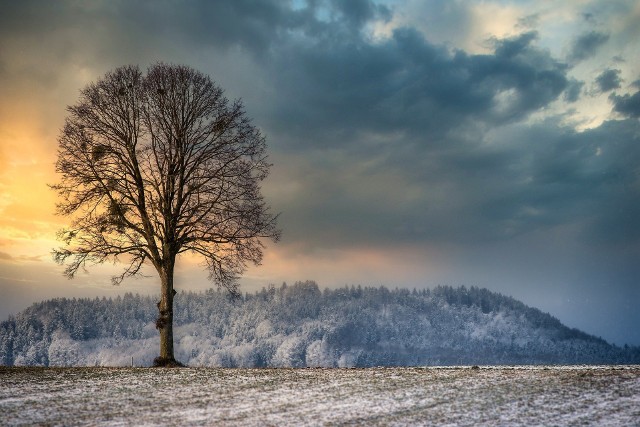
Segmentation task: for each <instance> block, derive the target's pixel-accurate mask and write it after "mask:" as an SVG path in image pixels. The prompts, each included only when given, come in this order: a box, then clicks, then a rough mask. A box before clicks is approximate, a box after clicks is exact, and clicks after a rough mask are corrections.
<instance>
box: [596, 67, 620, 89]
mask: <svg viewBox="0 0 640 427" xmlns="http://www.w3.org/2000/svg"><path fill="white" fill-rule="evenodd" d="M620 73H621V71H620V70H611V69H609V70H604V71H603V72H602V73H600V75H598V77H596V85H597V86H598V89H599V90H600V92H609V91H611V90H613V89H619V88H620V84H621V83H622V78H620Z"/></svg>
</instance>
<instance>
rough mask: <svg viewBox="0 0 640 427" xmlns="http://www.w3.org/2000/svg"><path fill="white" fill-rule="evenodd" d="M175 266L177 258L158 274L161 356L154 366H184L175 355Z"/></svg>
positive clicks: (166, 263) (157, 326)
mask: <svg viewBox="0 0 640 427" xmlns="http://www.w3.org/2000/svg"><path fill="white" fill-rule="evenodd" d="M174 265H175V257H173V258H172V259H170V260H167V261H166V262H165V263H163V265H162V267H161V269H160V271H159V272H158V273H159V275H160V281H161V292H160V301H159V302H158V314H159V315H158V319H157V320H156V328H157V329H158V331H159V332H160V356H159V357H157V358H156V359H155V360H154V361H153V364H154V366H182V364H181V363H180V362H178V361H176V359H175V357H174V355H173V297H174V296H175V294H176V291H175V290H174V289H173V269H174Z"/></svg>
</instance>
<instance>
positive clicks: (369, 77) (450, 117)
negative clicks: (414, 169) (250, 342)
mask: <svg viewBox="0 0 640 427" xmlns="http://www.w3.org/2000/svg"><path fill="white" fill-rule="evenodd" d="M535 38H536V34H535V33H526V34H523V35H520V36H518V37H515V38H511V39H504V40H495V41H494V48H495V49H494V52H493V53H492V54H487V55H469V54H467V53H465V52H463V51H456V52H453V53H451V52H449V51H448V50H446V49H444V48H443V47H440V46H435V45H432V44H430V43H429V42H428V41H426V40H425V39H424V37H423V36H422V35H421V34H420V33H418V32H417V31H415V30H412V29H407V28H405V29H400V30H397V31H395V32H394V33H393V36H392V37H391V38H390V39H389V40H385V41H383V42H379V43H371V42H369V41H367V40H366V39H364V38H362V37H361V36H358V37H354V38H352V39H351V40H346V41H345V40H343V39H334V38H331V37H326V38H321V39H320V40H316V39H314V40H312V41H311V42H298V41H296V40H294V41H292V43H291V44H290V45H289V46H288V47H286V48H283V50H282V52H281V56H280V57H278V58H276V59H275V61H276V62H275V64H276V68H277V71H278V76H277V79H278V93H281V94H283V95H284V96H282V98H281V99H283V100H286V104H285V103H283V104H281V105H279V108H277V109H276V110H275V113H276V114H279V116H276V117H274V118H273V120H274V122H277V123H283V124H285V125H286V126H287V127H289V128H291V127H292V125H293V127H294V128H296V127H297V128H298V129H300V130H301V131H302V132H303V133H304V134H306V135H307V136H308V133H309V132H318V133H321V135H314V137H315V136H318V137H319V139H320V140H324V141H322V142H324V143H326V144H330V145H334V144H338V145H343V144H345V143H347V142H346V141H345V138H343V137H344V136H345V134H344V133H343V132H347V134H349V135H353V134H354V133H357V132H359V131H366V132H371V131H375V132H383V133H384V132H386V133H392V132H403V133H409V134H414V135H415V134H420V135H423V137H424V138H423V139H424V142H425V143H427V142H428V143H434V142H437V140H440V139H442V138H444V136H445V135H446V134H448V133H449V132H450V131H451V130H452V129H454V128H457V127H461V126H466V125H467V124H468V122H471V121H481V122H485V123H491V124H505V123H509V122H511V121H517V120H520V119H522V118H524V117H526V116H527V115H528V114H530V113H531V112H533V111H536V110H538V109H539V108H541V107H543V106H545V105H547V104H548V103H550V102H551V101H553V100H555V99H557V98H558V96H559V95H560V94H561V93H562V92H563V91H564V90H565V89H566V88H567V86H568V79H567V76H566V67H565V66H564V65H563V64H562V63H560V62H558V61H556V60H554V59H553V58H552V57H551V56H550V55H549V53H548V52H545V51H542V50H540V49H538V48H536V47H535V45H534V41H535ZM285 118H286V120H284V119H285ZM324 136H328V137H329V138H324ZM341 137H342V138H341ZM428 140H429V141H428ZM304 141H306V142H308V143H313V144H317V143H318V142H320V141H318V138H305V139H304V140H303V141H302V142H303V143H304Z"/></svg>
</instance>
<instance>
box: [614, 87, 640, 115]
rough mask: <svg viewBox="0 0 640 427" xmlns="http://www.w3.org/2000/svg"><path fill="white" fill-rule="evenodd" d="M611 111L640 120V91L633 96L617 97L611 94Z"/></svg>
mask: <svg viewBox="0 0 640 427" xmlns="http://www.w3.org/2000/svg"><path fill="white" fill-rule="evenodd" d="M609 99H610V100H611V101H613V110H614V111H616V112H618V113H620V114H622V115H624V116H627V117H633V118H640V91H639V92H636V93H634V94H631V95H630V94H625V95H617V94H615V93H612V94H611V95H610V96H609Z"/></svg>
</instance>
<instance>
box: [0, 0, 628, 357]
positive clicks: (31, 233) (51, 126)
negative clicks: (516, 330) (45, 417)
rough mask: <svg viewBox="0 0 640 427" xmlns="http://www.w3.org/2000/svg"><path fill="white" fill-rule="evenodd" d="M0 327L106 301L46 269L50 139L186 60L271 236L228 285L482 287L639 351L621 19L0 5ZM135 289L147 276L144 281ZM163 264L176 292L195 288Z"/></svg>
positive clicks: (102, 281) (188, 276)
mask: <svg viewBox="0 0 640 427" xmlns="http://www.w3.org/2000/svg"><path fill="white" fill-rule="evenodd" d="M0 10H2V13H1V15H0V295H1V297H0V318H2V319H4V318H6V317H7V316H8V315H9V314H12V313H13V314H15V313H17V312H18V311H19V310H21V309H23V308H25V307H26V306H27V305H29V304H30V303H32V302H33V301H37V300H41V299H45V298H51V297H56V296H67V297H73V296H93V295H115V294H118V293H124V292H140V293H144V294H148V293H154V292H156V291H157V290H156V287H157V283H156V282H157V281H156V280H155V279H154V278H153V277H149V278H146V279H138V280H128V281H125V282H124V283H123V284H122V285H120V286H119V287H116V288H114V287H112V286H111V285H110V284H109V283H110V282H109V277H110V275H111V274H112V273H114V272H116V271H117V270H114V267H113V266H100V267H99V268H95V269H92V270H90V271H89V273H87V274H79V275H78V276H77V277H76V279H74V280H73V281H68V280H67V279H65V278H63V277H62V274H61V267H59V266H56V265H55V264H54V263H53V262H52V260H51V255H50V251H51V249H52V248H53V247H56V246H58V245H59V243H58V242H56V240H55V232H56V230H58V229H59V228H61V227H62V226H64V225H65V223H66V221H67V219H65V218H62V217H57V216H55V215H54V214H53V212H54V205H55V194H54V193H53V191H51V190H50V189H49V188H48V187H47V184H51V183H54V182H56V180H57V177H56V176H55V172H54V162H55V157H56V146H57V137H58V134H59V131H60V129H61V128H62V125H63V122H64V118H65V114H66V110H65V108H66V106H68V105H70V104H73V103H75V101H76V100H77V98H78V94H79V90H80V89H81V88H82V87H84V86H85V85H86V84H88V83H89V82H91V81H93V80H95V79H97V78H98V77H99V76H101V75H103V74H104V73H106V72H107V71H109V70H111V69H113V68H115V67H118V66H120V65H125V64H138V65H140V66H141V67H142V68H146V67H147V66H149V65H150V64H153V63H155V62H157V61H163V62H168V63H176V64H187V65H190V66H192V67H194V68H196V69H198V70H200V71H203V72H205V73H207V74H209V75H210V76H211V77H212V78H213V79H214V80H215V81H217V82H218V84H220V85H221V86H222V87H223V88H224V89H225V90H226V94H227V96H228V97H229V98H241V99H242V100H243V102H244V104H245V107H246V110H247V112H248V115H249V116H250V117H252V118H253V120H254V124H255V125H257V126H258V127H259V128H261V129H262V131H263V133H264V134H265V135H266V137H267V142H268V145H269V153H270V160H271V162H272V163H273V164H274V166H273V168H272V173H271V176H270V177H269V179H268V180H267V181H266V182H265V184H264V187H263V192H264V194H265V197H266V198H267V200H268V201H269V203H270V204H271V206H272V208H273V210H274V211H276V212H281V213H282V214H281V217H280V226H281V228H282V229H283V232H284V234H283V239H282V241H281V242H280V243H278V244H269V246H268V248H267V251H266V254H265V255H266V256H265V259H264V263H263V265H262V266H260V267H256V268H251V269H250V270H249V271H248V272H247V274H246V275H245V276H244V277H243V279H242V283H243V289H244V290H245V291H253V290H256V289H259V288H261V287H262V286H265V285H267V284H269V283H276V284H279V283H281V282H282V281H287V282H293V281H296V280H305V279H314V280H316V281H317V282H318V283H319V284H320V285H321V286H330V287H335V286H342V285H345V284H348V285H351V284H362V285H373V286H379V285H387V286H389V287H396V286H398V287H410V288H414V287H416V288H424V287H432V286H435V285H438V284H446V285H453V286H457V285H466V286H479V287H486V288H488V289H491V290H493V291H497V292H501V293H503V294H507V295H510V296H513V297H515V298H517V299H520V300H522V301H524V302H525V303H526V304H529V305H532V306H535V307H537V308H540V309H542V310H543V311H546V312H549V313H551V314H552V315H554V316H556V317H558V318H559V319H560V320H561V321H563V322H565V323H566V324H567V325H569V326H571V327H577V328H580V329H583V330H585V331H587V332H589V333H592V334H595V335H598V336H602V337H603V338H605V339H607V340H608V341H610V342H615V343H617V344H624V343H629V344H634V345H640V328H639V327H638V326H639V325H640V309H639V308H638V307H639V305H640V121H639V118H640V25H638V22H640V3H638V2H637V1H635V0H592V1H590V0H567V1H563V2H556V1H544V0H537V1H536V0H511V1H508V0H487V1H457V0H440V1H438V0H424V1H419V0H406V1H402V0H398V1H392V0H389V1H383V0H380V1H373V0H372V1H368V0H342V1H340V0H308V1H304V0H300V1H297V0H292V1H277V0H264V1H251V0H229V1H226V2H224V1H218V2H210V1H204V0H203V1H169V0H165V1H137V2H134V1H129V0H122V1H114V0H105V1H93V2H79V1H72V0H68V1H64V0H62V1H56V2H50V1H27V0H21V1H10V0H6V1H5V0H0ZM150 274H151V272H150ZM209 286H210V284H209V283H208V282H207V280H206V273H205V272H203V271H202V270H201V268H200V267H199V266H198V264H197V263H195V262H194V260H191V259H183V260H181V261H180V266H179V271H178V283H177V285H176V287H177V288H178V289H195V290H198V289H205V288H207V287H209Z"/></svg>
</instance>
